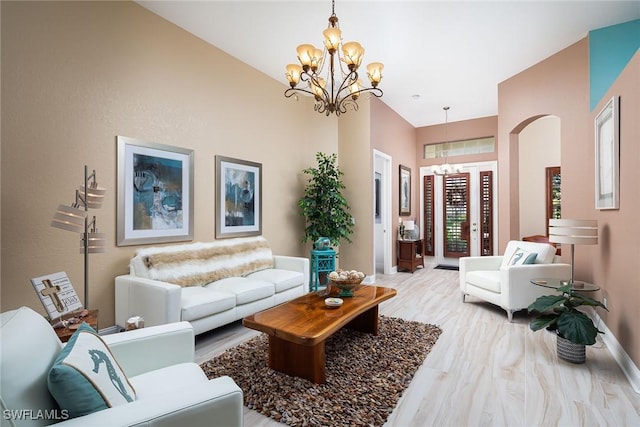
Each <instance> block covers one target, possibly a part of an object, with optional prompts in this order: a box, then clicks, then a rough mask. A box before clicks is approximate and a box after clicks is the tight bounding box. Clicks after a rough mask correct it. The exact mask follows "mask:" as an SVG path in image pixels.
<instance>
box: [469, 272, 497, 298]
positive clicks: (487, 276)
mask: <svg viewBox="0 0 640 427" xmlns="http://www.w3.org/2000/svg"><path fill="white" fill-rule="evenodd" d="M466 281H467V284H469V285H473V286H476V287H478V288H482V289H486V290H488V291H491V292H496V293H500V271H499V270H478V271H469V272H468V273H467V275H466Z"/></svg>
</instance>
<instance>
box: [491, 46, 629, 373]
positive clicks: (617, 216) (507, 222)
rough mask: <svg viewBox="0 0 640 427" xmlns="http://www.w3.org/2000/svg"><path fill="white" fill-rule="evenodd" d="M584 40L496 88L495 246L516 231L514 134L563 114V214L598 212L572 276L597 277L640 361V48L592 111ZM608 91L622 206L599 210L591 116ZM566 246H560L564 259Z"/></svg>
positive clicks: (621, 337) (611, 320)
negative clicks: (616, 131)
mask: <svg viewBox="0 0 640 427" xmlns="http://www.w3.org/2000/svg"><path fill="white" fill-rule="evenodd" d="M588 67H589V58H588V39H586V38H585V39H583V40H581V41H579V42H577V43H575V44H574V45H572V46H569V47H567V48H566V49H564V50H562V51H560V52H558V53H557V54H555V55H553V56H551V57H549V58H547V59H546V60H545V61H542V62H540V63H539V64H536V65H535V66H533V67H531V68H529V69H527V70H525V71H523V72H522V73H520V74H518V75H516V76H513V77H512V78H510V79H508V80H506V81H504V82H502V83H501V84H500V85H499V87H498V99H499V100H498V116H499V118H500V120H499V137H500V140H501V141H508V143H503V144H500V148H499V172H500V176H501V177H505V176H506V177H509V179H500V181H499V197H500V199H499V203H500V210H499V227H500V248H501V250H503V248H504V246H505V244H506V242H507V241H508V240H509V239H510V238H517V237H518V234H517V233H518V229H519V228H518V222H519V221H518V219H519V214H518V199H519V194H518V179H517V178H518V173H517V171H518V161H517V159H518V154H517V152H518V146H519V144H518V134H519V133H520V132H521V131H522V129H524V128H525V127H526V126H527V125H528V124H529V123H531V122H532V121H533V120H535V119H537V118H538V117H540V116H542V115H555V116H557V117H558V118H559V119H560V123H561V124H560V127H561V131H560V139H561V145H562V146H561V167H562V216H563V217H564V218H576V219H597V220H598V222H599V232H600V239H599V244H598V245H596V246H577V247H576V249H575V263H576V277H577V278H579V279H582V280H586V281H592V282H594V283H596V284H598V285H599V286H600V287H601V288H602V290H601V291H600V292H599V293H598V294H597V295H595V296H596V297H598V298H601V297H603V296H606V297H607V299H608V305H609V310H610V312H609V313H607V312H604V311H603V310H599V311H598V312H599V314H600V315H601V316H602V317H603V318H604V319H605V322H606V324H607V326H608V328H609V329H610V330H611V331H612V332H613V334H614V335H615V337H616V338H617V340H618V341H619V342H620V344H621V345H622V346H623V348H624V349H625V351H626V352H627V353H628V354H629V356H630V357H631V358H632V359H633V361H634V363H635V364H636V366H638V365H639V364H640V336H639V335H638V334H637V333H635V332H634V331H635V326H636V325H638V323H639V321H640V311H639V310H638V309H637V307H638V305H639V303H640V292H638V289H639V285H640V283H638V282H639V280H640V279H639V277H640V276H639V275H638V273H637V268H636V264H637V260H638V258H639V255H640V245H639V244H638V237H637V236H638V233H637V232H635V230H636V227H635V223H636V222H637V220H636V218H637V212H638V209H640V194H639V193H638V191H637V184H636V183H637V182H639V181H640V167H639V166H640V165H639V164H638V163H639V159H640V149H639V148H638V144H637V143H635V142H636V141H638V140H639V139H640V127H639V126H638V120H637V118H638V117H640V111H639V109H640V107H639V105H638V104H639V103H638V102H637V101H638V99H640V87H639V86H638V75H640V54H639V53H636V55H635V56H634V57H633V59H632V60H631V62H630V63H629V64H628V65H627V67H626V68H625V70H624V71H623V73H622V74H621V75H620V76H619V78H618V79H617V81H616V82H615V84H614V85H613V86H612V87H611V88H610V90H609V92H608V93H607V95H606V96H605V97H604V98H603V100H602V101H601V102H600V105H599V106H598V107H597V108H596V109H595V110H594V111H593V112H590V111H589V75H588ZM613 94H617V95H620V97H621V104H622V106H621V119H620V141H621V165H620V179H621V185H620V190H621V194H620V198H621V203H620V209H619V210H615V211H598V210H596V209H595V202H594V184H593V183H594V179H595V178H594V176H595V174H594V131H593V120H594V118H595V115H596V114H597V112H598V111H599V110H600V108H601V107H602V106H603V105H604V103H605V102H606V100H608V99H609V98H610V97H611V96H612V95H613ZM568 256H569V251H563V258H564V261H565V262H569V259H568Z"/></svg>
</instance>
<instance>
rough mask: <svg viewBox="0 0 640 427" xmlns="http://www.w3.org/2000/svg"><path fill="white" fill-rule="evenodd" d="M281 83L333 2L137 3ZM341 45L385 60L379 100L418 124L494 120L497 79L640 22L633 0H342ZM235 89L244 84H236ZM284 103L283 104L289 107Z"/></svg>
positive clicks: (318, 40)
mask: <svg viewBox="0 0 640 427" xmlns="http://www.w3.org/2000/svg"><path fill="white" fill-rule="evenodd" d="M138 3H139V4H140V5H142V6H143V7H145V8H147V9H148V10H150V11H152V12H154V13H156V14H158V15H160V16H162V17H163V18H165V19H167V20H168V21H170V22H172V23H174V24H176V25H178V26H180V27H182V28H184V29H185V30H187V31H189V32H191V33H193V34H194V35H196V36H198V37H200V38H202V39H203V40H205V41H207V42H209V43H211V44H212V45H215V46H216V47H218V48H220V49H221V50H223V51H225V52H227V53H228V54H230V55H232V56H234V57H236V58H238V59H239V60H241V61H243V62H245V63H246V64H248V65H250V66H251V67H254V68H256V69H257V70H260V71H261V72H263V73H265V74H267V75H269V76H271V77H273V78H274V79H276V80H278V81H280V82H282V90H283V92H284V90H285V89H286V87H288V86H287V84H286V79H285V77H284V67H285V65H286V64H288V63H292V62H297V60H296V53H295V52H296V50H295V49H296V46H297V45H299V44H302V43H311V44H314V45H316V46H318V47H320V46H321V45H322V31H323V30H324V29H325V28H326V27H327V23H328V22H327V19H328V18H329V16H330V15H331V1H329V0H324V1H305V0H301V1H300V0H298V1H266V0H262V1H186V0H181V1H171V0H169V1H138ZM335 12H336V15H337V16H338V18H339V20H340V21H339V25H340V28H341V30H342V37H343V40H344V41H351V40H355V41H358V42H360V43H361V44H362V45H363V46H364V48H365V57H364V62H363V64H367V63H369V62H374V61H376V62H377V61H380V62H383V63H384V64H385V68H384V77H383V79H382V83H381V86H380V87H381V88H382V90H383V91H384V96H383V97H382V101H384V102H385V103H386V104H387V105H388V106H389V107H391V108H392V109H393V110H395V111H396V112H397V113H398V114H400V115H401V116H402V117H403V118H404V119H405V120H407V121H408V122H409V123H411V124H412V125H413V126H415V127H419V126H426V125H431V124H437V123H442V122H444V111H443V109H442V108H443V107H444V106H450V107H451V109H450V110H449V121H458V120H466V119H472V118H478V117H486V116H492V115H496V114H497V111H498V88H497V85H498V83H500V82H501V81H504V80H505V79H508V78H509V77H511V76H513V75H515V74H517V73H519V72H521V71H523V70H525V69H526V68H528V67H531V66H532V65H534V64H536V63H538V62H540V61H541V60H543V59H545V58H547V57H549V56H551V55H553V54H554V53H556V52H558V51H560V50H562V49H564V48H566V47H568V46H570V45H571V44H573V43H575V42H577V41H579V40H581V39H582V38H584V37H586V36H587V35H588V32H589V31H590V30H594V29H598V28H602V27H606V26H610V25H614V24H618V23H621V22H626V21H630V20H633V19H639V18H640V2H639V1H613V0H610V1H492V2H490V1H478V0H476V1H456V0H453V1H451V0H449V1H429V0H424V1H415V0H414V1H347V0H344V1H341V0H337V1H336V3H335ZM234 84H241V82H234ZM287 101H288V100H284V96H283V102H287Z"/></svg>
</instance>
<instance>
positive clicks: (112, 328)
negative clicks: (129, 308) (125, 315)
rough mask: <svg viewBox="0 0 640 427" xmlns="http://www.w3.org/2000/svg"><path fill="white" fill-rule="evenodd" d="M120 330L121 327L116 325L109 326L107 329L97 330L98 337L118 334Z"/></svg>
mask: <svg viewBox="0 0 640 427" xmlns="http://www.w3.org/2000/svg"><path fill="white" fill-rule="evenodd" d="M121 329H122V328H121V327H119V326H116V325H113V326H109V327H108V328H104V329H100V330H98V335H111V334H117V333H118V332H120V330H121Z"/></svg>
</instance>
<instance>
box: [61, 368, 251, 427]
mask: <svg viewBox="0 0 640 427" xmlns="http://www.w3.org/2000/svg"><path fill="white" fill-rule="evenodd" d="M242 412H243V409H242V390H241V389H240V388H239V387H238V386H237V385H236V383H235V382H233V380H232V379H231V378H229V377H219V378H215V379H213V380H211V381H203V382H202V383H199V384H196V385H195V386H192V387H189V388H188V389H181V390H176V391H175V392H172V393H167V394H163V395H158V396H153V398H152V399H151V398H150V399H141V400H136V401H135V402H132V403H127V404H125V405H119V406H114V407H112V408H109V409H105V410H103V411H98V412H94V413H92V414H89V415H85V416H83V417H78V418H73V419H70V420H66V421H63V422H61V423H58V424H56V425H57V426H62V427H72V426H145V427H170V426H190V427H191V426H196V427H198V426H211V425H219V426H225V427H226V426H242V425H243V424H242V423H243V419H242Z"/></svg>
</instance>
